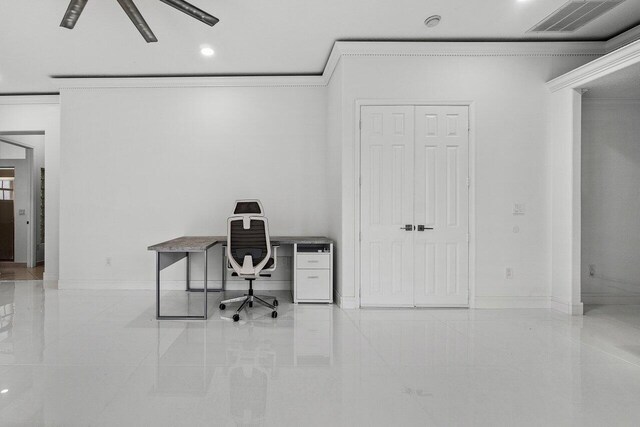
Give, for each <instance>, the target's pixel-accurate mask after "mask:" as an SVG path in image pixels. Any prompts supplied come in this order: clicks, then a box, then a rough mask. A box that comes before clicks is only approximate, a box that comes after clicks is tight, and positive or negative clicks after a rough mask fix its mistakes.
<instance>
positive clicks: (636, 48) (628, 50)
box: [547, 40, 640, 92]
mask: <svg viewBox="0 0 640 427" xmlns="http://www.w3.org/2000/svg"><path fill="white" fill-rule="evenodd" d="M638 62H640V40H638V41H635V42H632V43H630V44H628V45H626V46H624V47H621V48H620V49H618V50H615V51H613V52H611V53H609V54H607V55H605V56H603V57H600V58H598V59H595V60H593V61H591V62H589V63H588V64H585V65H583V66H582V67H578V68H576V69H575V70H572V71H569V72H568V73H566V74H563V75H561V76H560V77H557V78H555V79H553V80H550V81H549V82H547V87H548V88H549V90H550V91H551V92H557V91H559V90H561V89H565V88H574V89H575V88H579V87H581V86H583V85H585V84H587V83H589V82H591V81H593V80H596V79H598V78H600V77H603V76H606V75H607V74H610V73H613V72H615V71H618V70H621V69H623V68H626V67H628V66H630V65H633V64H636V63H638Z"/></svg>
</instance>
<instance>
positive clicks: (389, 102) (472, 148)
mask: <svg viewBox="0 0 640 427" xmlns="http://www.w3.org/2000/svg"><path fill="white" fill-rule="evenodd" d="M369 105H377V106H403V105H407V106H430V105H434V106H438V105H443V106H463V107H467V108H468V109H469V123H468V125H469V179H470V181H471V182H470V185H469V289H468V290H469V300H468V301H469V303H468V304H464V305H461V307H469V308H476V298H475V291H476V239H475V237H476V234H475V233H476V206H475V203H476V140H475V132H474V129H475V125H476V123H475V120H476V113H475V102H474V101H429V100H424V99H356V102H355V108H356V111H355V135H356V136H355V138H354V139H353V140H354V144H355V147H354V163H355V165H354V170H355V172H354V177H353V179H354V183H355V192H354V198H355V207H354V208H355V209H354V212H355V214H354V225H355V226H354V242H355V245H354V248H355V251H354V252H355V254H354V256H355V260H354V261H355V262H354V280H355V282H354V283H355V285H356V286H355V294H356V296H355V299H356V301H357V302H358V305H360V306H362V302H361V298H360V290H361V287H362V283H361V282H360V246H361V243H362V242H361V241H360V231H361V230H360V227H361V224H360V197H361V194H360V175H361V170H360V164H361V156H362V153H361V151H362V150H361V146H362V141H361V137H362V134H361V132H360V121H361V120H362V117H361V113H362V107H365V106H369ZM362 307H364V306H362ZM410 307H414V305H411V306H410ZM438 307H442V306H441V305H439V306H438Z"/></svg>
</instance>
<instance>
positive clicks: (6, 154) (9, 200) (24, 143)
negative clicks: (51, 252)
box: [0, 132, 44, 281]
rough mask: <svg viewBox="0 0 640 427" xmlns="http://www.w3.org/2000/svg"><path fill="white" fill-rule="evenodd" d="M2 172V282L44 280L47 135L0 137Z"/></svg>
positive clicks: (0, 215)
mask: <svg viewBox="0 0 640 427" xmlns="http://www.w3.org/2000/svg"><path fill="white" fill-rule="evenodd" d="M0 171H2V172H1V173H0V175H7V176H6V177H5V176H0V204H1V205H2V206H1V209H2V211H1V212H0V227H1V228H2V230H1V232H0V246H1V247H0V281H3V280H11V281H13V280H42V278H43V273H44V215H43V213H44V181H43V173H44V134H42V133H34V132H29V133H25V134H19V133H12V134H11V135H0ZM9 175H11V176H9ZM5 187H6V188H5Z"/></svg>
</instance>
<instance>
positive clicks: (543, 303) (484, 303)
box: [474, 296, 549, 309]
mask: <svg viewBox="0 0 640 427" xmlns="http://www.w3.org/2000/svg"><path fill="white" fill-rule="evenodd" d="M474 308H479V309H482V308H484V309H487V308H549V297H479V296H476V299H475V304H474Z"/></svg>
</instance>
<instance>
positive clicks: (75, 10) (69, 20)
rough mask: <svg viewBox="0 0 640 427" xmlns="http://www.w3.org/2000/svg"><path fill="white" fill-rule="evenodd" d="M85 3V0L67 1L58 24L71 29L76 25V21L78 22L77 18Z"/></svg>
mask: <svg viewBox="0 0 640 427" xmlns="http://www.w3.org/2000/svg"><path fill="white" fill-rule="evenodd" d="M86 4H87V0H71V1H70V2H69V7H67V11H66V12H65V14H64V17H63V18H62V22H61V23H60V26H61V27H64V28H68V29H70V30H71V29H73V27H75V26H76V22H78V18H80V14H81V13H82V11H83V10H84V7H85V5H86Z"/></svg>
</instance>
